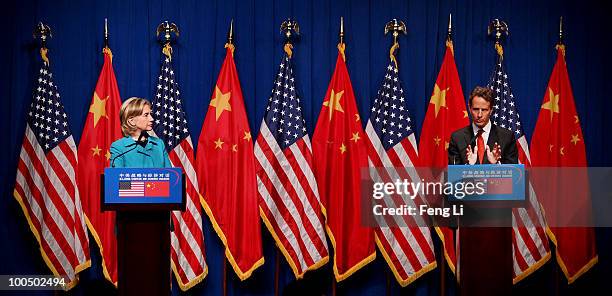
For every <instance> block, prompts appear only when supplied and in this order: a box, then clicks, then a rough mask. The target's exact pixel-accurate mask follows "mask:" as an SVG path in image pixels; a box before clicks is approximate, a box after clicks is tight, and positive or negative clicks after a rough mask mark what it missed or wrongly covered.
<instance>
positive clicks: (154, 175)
mask: <svg viewBox="0 0 612 296" xmlns="http://www.w3.org/2000/svg"><path fill="white" fill-rule="evenodd" d="M103 178H104V180H103V181H104V182H103V184H104V187H103V188H102V189H103V192H102V196H103V198H102V210H105V211H108V210H184V209H185V200H184V198H183V196H184V190H185V185H184V182H185V181H184V178H183V173H182V170H181V169H180V168H105V169H104V175H103Z"/></svg>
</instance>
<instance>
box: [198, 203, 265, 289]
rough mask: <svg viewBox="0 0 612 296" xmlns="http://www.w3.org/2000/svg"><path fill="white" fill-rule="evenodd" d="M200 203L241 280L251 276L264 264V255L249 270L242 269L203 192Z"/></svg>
mask: <svg viewBox="0 0 612 296" xmlns="http://www.w3.org/2000/svg"><path fill="white" fill-rule="evenodd" d="M200 203H201V204H202V207H203V208H204V211H205V212H206V215H208V217H209V218H210V222H211V224H212V226H213V228H214V229H215V232H216V233H217V236H219V239H221V242H223V246H224V247H225V257H227V260H228V261H229V263H230V264H231V265H232V268H233V269H234V272H236V275H237V276H238V278H240V280H241V281H244V280H246V279H248V278H249V277H250V276H251V274H253V271H254V270H255V269H257V268H258V267H260V266H262V265H263V264H264V262H265V260H264V257H263V255H262V256H261V258H260V259H259V260H257V261H256V262H255V263H253V265H252V266H251V267H250V268H249V269H248V270H246V271H242V270H241V269H240V267H239V266H238V263H237V262H236V259H234V255H233V254H232V252H231V251H230V248H229V246H228V244H227V238H226V237H225V234H224V233H223V230H221V227H220V226H219V224H218V223H217V219H215V215H214V214H213V212H212V210H211V209H210V207H209V206H208V203H207V202H206V200H205V199H204V197H203V196H202V195H201V194H200Z"/></svg>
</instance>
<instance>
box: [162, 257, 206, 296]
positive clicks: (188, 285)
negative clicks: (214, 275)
mask: <svg viewBox="0 0 612 296" xmlns="http://www.w3.org/2000/svg"><path fill="white" fill-rule="evenodd" d="M170 264H171V265H172V271H173V272H174V277H175V278H176V282H177V283H178V285H179V288H181V291H183V292H185V291H187V290H189V289H191V288H192V287H193V286H195V285H197V284H199V283H200V282H202V280H204V278H206V276H207V275H208V265H205V266H204V270H203V271H202V274H200V275H198V276H197V277H195V278H194V279H192V280H191V281H189V282H187V283H185V284H183V283H182V281H181V277H180V276H179V273H178V269H177V268H176V265H174V262H172V260H170Z"/></svg>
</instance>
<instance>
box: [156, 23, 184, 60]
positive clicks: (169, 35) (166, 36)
mask: <svg viewBox="0 0 612 296" xmlns="http://www.w3.org/2000/svg"><path fill="white" fill-rule="evenodd" d="M156 33H157V38H158V39H159V42H160V43H161V44H163V48H162V52H163V53H164V54H165V55H166V56H167V57H168V58H169V59H172V46H171V45H170V44H171V43H172V41H175V40H176V39H177V38H178V37H179V34H180V33H179V29H178V26H177V25H176V24H175V23H171V22H168V21H164V22H162V23H161V24H159V25H158V26H157V30H156ZM162 33H163V36H162V37H161V38H160V34H162Z"/></svg>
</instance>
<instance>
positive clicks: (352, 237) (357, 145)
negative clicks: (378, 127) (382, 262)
mask: <svg viewBox="0 0 612 296" xmlns="http://www.w3.org/2000/svg"><path fill="white" fill-rule="evenodd" d="M365 141H367V137H366V135H365V133H364V131H363V127H362V125H361V120H360V117H359V112H358V111H357V104H356V103H355V95H354V94H353V87H352V85H351V79H350V77H349V74H348V70H347V68H346V63H345V62H344V55H343V52H340V53H339V54H338V59H337V61H336V69H335V70H334V74H333V75H332V78H331V81H330V82H329V87H328V89H327V93H326V94H325V98H324V100H323V106H322V107H321V113H320V114H319V119H318V122H317V126H316V128H315V132H314V136H313V139H312V152H313V157H314V167H315V176H316V179H317V183H318V186H319V193H320V195H321V201H322V203H323V205H324V214H325V216H326V218H327V221H326V222H327V233H328V235H329V237H330V240H331V242H332V245H333V247H334V274H335V276H336V280H337V281H342V280H344V279H346V278H347V277H349V276H350V275H352V274H353V273H354V272H355V271H357V270H359V269H360V268H361V267H363V266H364V265H366V264H367V263H369V262H371V261H373V260H374V259H375V258H376V253H375V250H374V232H373V228H370V227H367V226H365V225H362V223H361V216H360V215H361V210H362V208H361V173H362V172H361V171H362V169H364V168H365V169H367V168H368V156H367V155H368V154H367V146H366V142H365ZM364 210H365V209H364Z"/></svg>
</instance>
